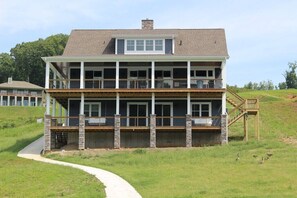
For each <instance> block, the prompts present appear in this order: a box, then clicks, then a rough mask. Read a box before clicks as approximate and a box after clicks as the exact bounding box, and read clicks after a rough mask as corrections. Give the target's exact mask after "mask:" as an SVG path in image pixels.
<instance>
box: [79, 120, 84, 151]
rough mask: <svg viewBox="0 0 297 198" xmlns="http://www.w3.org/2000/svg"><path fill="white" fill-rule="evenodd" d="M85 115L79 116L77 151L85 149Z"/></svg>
mask: <svg viewBox="0 0 297 198" xmlns="http://www.w3.org/2000/svg"><path fill="white" fill-rule="evenodd" d="M85 136H86V134H85V115H81V114H80V115H79V125H78V149H79V150H83V149H85Z"/></svg>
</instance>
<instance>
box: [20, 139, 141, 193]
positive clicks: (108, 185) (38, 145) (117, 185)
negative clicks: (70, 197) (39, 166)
mask: <svg viewBox="0 0 297 198" xmlns="http://www.w3.org/2000/svg"><path fill="white" fill-rule="evenodd" d="M43 143H44V138H43V137H41V138H39V139H38V140H36V141H34V142H32V143H31V144H29V145H28V146H27V147H25V148H24V149H22V150H21V151H20V152H19V153H18V157H22V158H27V159H33V160H36V161H41V162H45V163H50V164H58V165H62V166H70V167H73V168H77V169H81V170H83V171H85V172H87V173H89V174H91V175H94V176H95V177H96V178H97V179H99V180H100V181H101V182H102V183H103V185H104V186H105V193H106V197H108V198H118V197H121V198H125V197H127V198H139V197H141V195H140V194H139V193H138V192H137V191H136V190H135V189H134V188H133V187H132V186H131V185H130V184H129V183H128V182H127V181H126V180H124V179H123V178H121V177H119V176H117V175H116V174H113V173H111V172H108V171H105V170H102V169H99V168H93V167H89V166H83V165H78V164H72V163H68V162H61V161H57V160H51V159H48V158H44V157H42V156H41V155H40V153H41V151H42V149H43Z"/></svg>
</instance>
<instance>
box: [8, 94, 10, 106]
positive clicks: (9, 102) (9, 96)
mask: <svg viewBox="0 0 297 198" xmlns="http://www.w3.org/2000/svg"><path fill="white" fill-rule="evenodd" d="M7 106H10V96H7Z"/></svg>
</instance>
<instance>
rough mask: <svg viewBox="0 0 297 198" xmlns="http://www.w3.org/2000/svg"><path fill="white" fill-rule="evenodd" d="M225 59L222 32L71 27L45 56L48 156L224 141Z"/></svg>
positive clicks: (146, 25)
mask: <svg viewBox="0 0 297 198" xmlns="http://www.w3.org/2000/svg"><path fill="white" fill-rule="evenodd" d="M228 57H229V56H228V51H227V45H226V38H225V31H224V29H154V22H153V20H148V19H147V20H142V28H141V29H109V30H73V31H72V32H71V34H70V37H69V40H68V43H67V45H66V47H65V50H64V53H63V55H62V56H52V57H43V60H44V61H45V63H46V79H45V82H46V83H45V91H46V115H45V131H44V133H45V148H44V149H45V151H48V150H51V149H54V148H59V147H61V146H63V145H64V144H74V145H77V147H78V149H85V148H120V147H172V146H174V147H183V146H185V147H191V146H200V145H212V144H224V143H227V141H228V121H227V115H226V60H227V59H228ZM57 104H59V107H57V106H56V105H57ZM51 106H52V110H51V108H50V107H51ZM56 109H58V111H59V112H56Z"/></svg>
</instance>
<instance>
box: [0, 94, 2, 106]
mask: <svg viewBox="0 0 297 198" xmlns="http://www.w3.org/2000/svg"><path fill="white" fill-rule="evenodd" d="M0 106H3V96H0Z"/></svg>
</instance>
